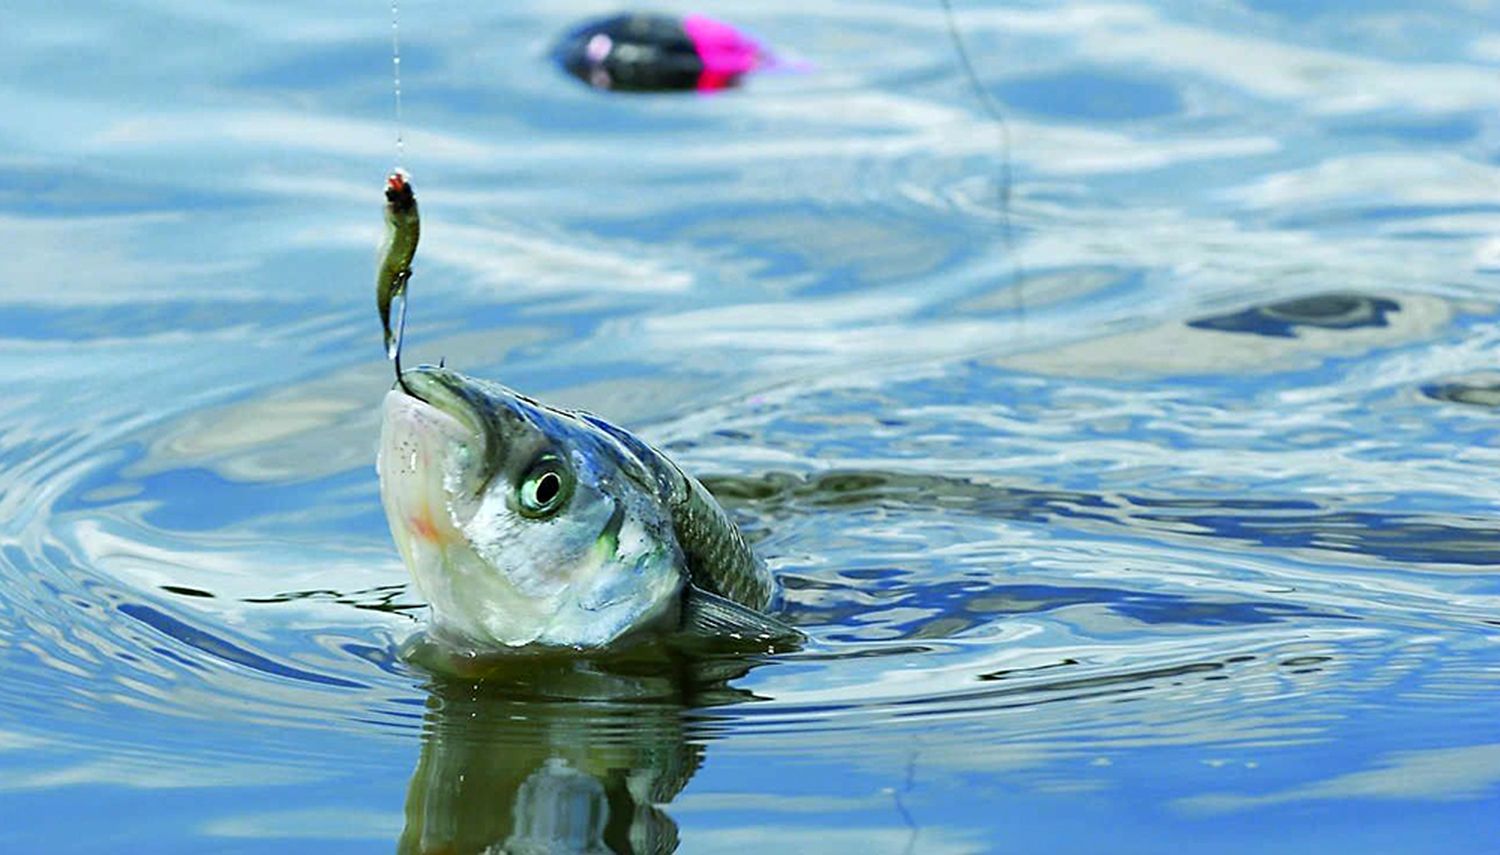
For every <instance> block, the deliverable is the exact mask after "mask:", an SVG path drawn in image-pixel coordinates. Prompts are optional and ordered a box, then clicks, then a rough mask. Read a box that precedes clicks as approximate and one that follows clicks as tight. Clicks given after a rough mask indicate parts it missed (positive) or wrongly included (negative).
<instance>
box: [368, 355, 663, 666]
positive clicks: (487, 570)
mask: <svg viewBox="0 0 1500 855" xmlns="http://www.w3.org/2000/svg"><path fill="white" fill-rule="evenodd" d="M401 380H402V382H401V383H399V384H397V386H396V388H394V389H392V390H391V391H390V392H389V393H388V394H387V395H386V398H385V402H384V408H383V409H384V412H383V423H382V427H381V439H380V452H379V458H378V462H377V464H376V465H377V469H378V471H379V474H380V494H381V501H382V503H383V504H384V506H385V511H386V518H387V521H388V522H389V523H390V528H391V534H392V536H393V538H394V539H395V541H396V545H397V548H398V549H399V551H400V552H401V556H402V559H403V560H404V561H405V563H406V566H407V569H408V570H409V571H410V572H411V575H412V578H413V580H414V581H415V583H416V585H417V588H418V589H419V590H420V591H421V593H422V594H423V596H424V597H425V598H426V600H427V602H428V603H429V605H430V606H431V609H432V618H433V627H432V630H433V632H434V633H435V634H436V635H437V636H438V637H440V638H442V639H444V640H448V641H452V642H454V643H456V644H458V645H460V646H464V647H468V648H471V649H478V650H492V649H504V648H508V647H520V646H523V645H543V646H553V647H574V648H585V647H600V646H604V645H607V644H609V643H611V642H613V641H615V640H616V639H618V638H620V637H622V636H624V635H627V634H629V633H631V632H632V631H634V630H637V629H643V628H647V627H650V626H652V625H654V624H656V623H658V622H662V623H665V622H667V621H669V620H670V619H671V616H672V615H673V614H674V610H675V608H676V606H677V600H678V595H679V593H680V592H681V590H682V587H683V585H684V579H685V574H684V571H683V567H684V558H683V555H682V551H681V549H680V547H679V546H678V544H677V541H676V538H675V536H674V535H673V527H672V520H671V516H670V512H669V511H668V509H667V507H666V505H665V503H664V502H663V500H662V499H661V498H660V496H659V495H658V492H657V490H656V488H655V485H654V482H653V480H652V479H651V478H650V477H649V474H648V473H649V469H648V467H647V466H646V465H645V464H644V463H643V462H642V461H640V460H639V459H638V458H637V457H636V456H635V455H634V454H633V453H632V452H631V450H630V449H629V448H628V447H626V446H625V445H624V444H622V443H621V442H619V441H617V440H616V439H615V438H614V436H612V435H611V433H609V432H606V431H603V430H601V429H599V428H598V427H597V426H596V425H595V423H594V422H592V421H590V420H589V419H587V418H584V417H580V416H577V415H575V414H572V413H567V412H563V411H560V410H555V409H552V408H550V407H547V406H545V405H542V404H539V403H537V402H536V401H533V400H531V399H529V398H526V397H525V396H523V395H519V394H517V393H516V392H513V391H511V390H510V389H507V388H505V387H504V386H501V385H499V384H496V383H491V382H488V381H484V380H479V379H475V378H471V377H468V376H465V375H463V374H460V373H459V372H456V371H452V370H449V369H446V368H435V367H432V366H422V367H419V368H412V369H409V370H407V371H405V372H403V373H402V375H401Z"/></svg>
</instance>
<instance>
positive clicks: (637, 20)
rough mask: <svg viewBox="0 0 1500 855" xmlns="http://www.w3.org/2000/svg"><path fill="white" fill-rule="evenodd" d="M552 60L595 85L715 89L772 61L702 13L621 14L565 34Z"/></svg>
mask: <svg viewBox="0 0 1500 855" xmlns="http://www.w3.org/2000/svg"><path fill="white" fill-rule="evenodd" d="M552 55H553V58H554V59H556V61H557V63H558V64H559V65H561V66H562V67H563V69H564V70H565V71H567V72H568V73H569V74H571V75H573V76H574V77H577V78H578V79H579V80H582V81H583V82H585V83H587V84H589V85H590V86H593V87H594V88H596V89H613V90H620V91H627V92H667V91H677V90H698V91H713V90H717V89H724V88H726V87H729V86H733V85H735V84H736V83H737V82H738V81H739V79H740V78H741V77H742V76H744V75H745V74H747V73H749V72H751V71H755V70H757V69H761V68H765V67H767V66H769V65H770V64H771V63H772V59H771V55H770V54H769V53H768V52H767V51H766V50H765V49H764V48H762V47H761V46H760V45H759V44H758V43H757V42H756V41H755V40H753V39H751V38H749V37H748V36H746V35H744V34H743V33H741V32H740V31H739V30H736V29H735V28H734V27H731V26H730V25H728V24H725V23H723V22H721V21H715V20H714V19H712V18H707V17H704V16H702V15H688V16H686V17H682V18H677V17H673V16H669V15H656V14H630V13H627V14H621V15H614V16H612V17H609V18H601V19H599V20H595V21H590V22H588V23H586V24H582V25H580V26H578V27H576V28H574V29H573V30H571V31H569V32H568V34H567V35H565V36H563V37H562V39H560V40H559V41H558V43H557V46H556V47H555V48H553V51H552Z"/></svg>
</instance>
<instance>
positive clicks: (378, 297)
mask: <svg viewBox="0 0 1500 855" xmlns="http://www.w3.org/2000/svg"><path fill="white" fill-rule="evenodd" d="M421 237H422V217H421V214H420V212H419V211H418V210H417V197H416V193H415V191H414V190H413V189H412V186H411V177H410V176H408V175H407V174H406V172H405V170H401V169H397V170H395V171H394V172H392V173H391V174H390V175H389V176H387V177H386V180H385V237H384V239H383V240H382V241H381V244H380V250H379V253H378V256H377V258H378V259H379V261H378V262H377V265H376V269H375V304H376V307H377V308H378V309H379V311H380V325H381V327H383V328H384V330H385V354H386V358H387V359H390V360H392V361H393V362H395V364H396V377H397V379H398V380H399V379H400V377H401V334H402V331H403V329H404V328H405V326H406V284H407V282H408V281H410V279H411V264H412V260H413V259H414V258H415V257H416V255H417V242H418V241H419V240H420V239H421ZM392 304H394V305H395V306H396V322H395V324H392V323H391V306H392Z"/></svg>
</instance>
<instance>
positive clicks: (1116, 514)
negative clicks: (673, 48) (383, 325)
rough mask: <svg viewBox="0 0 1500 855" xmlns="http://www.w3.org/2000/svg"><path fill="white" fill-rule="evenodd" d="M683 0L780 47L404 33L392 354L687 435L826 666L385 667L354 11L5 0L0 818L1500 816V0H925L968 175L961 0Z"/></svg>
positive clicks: (454, 14)
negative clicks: (399, 260) (565, 62)
mask: <svg viewBox="0 0 1500 855" xmlns="http://www.w3.org/2000/svg"><path fill="white" fill-rule="evenodd" d="M656 5H657V6H658V7H659V8H666V9H669V10H671V9H676V10H679V11H686V10H689V9H693V10H696V11H704V12H710V13H713V14H716V15H718V16H720V17H724V18H726V19H729V20H733V21H735V22H737V23H739V24H740V25H742V26H743V27H745V28H747V29H749V30H750V31H752V32H754V33H755V34H757V35H758V36H759V37H761V38H763V39H765V40H766V41H768V42H769V43H771V44H772V45H774V46H776V47H778V48H780V49H781V50H782V51H783V52H784V53H786V54H788V55H790V56H793V57H795V58H797V59H799V60H805V61H807V62H808V63H810V64H811V70H810V71H807V72H804V73H782V74H773V75H765V76H762V77H759V78H757V79H754V80H752V81H750V82H749V84H748V85H747V86H745V87H744V88H742V89H740V90H738V91H733V92H728V93H724V94H721V95H719V96H715V97H699V96H695V95H687V96H662V97H652V96H619V95H613V96H612V95H609V94H605V93H597V92H594V91H591V90H588V89H586V88H584V87H582V86H580V85H578V84H577V83H576V82H575V81H573V80H571V79H568V78H566V77H564V76H562V75H561V74H560V73H558V72H557V71H556V70H555V69H553V68H551V67H549V66H548V65H547V63H546V61H545V59H544V57H545V53H546V48H547V45H548V41H549V39H551V38H552V37H553V36H554V35H555V34H557V33H559V32H562V31H563V30H565V29H566V28H567V27H568V26H570V25H571V24H573V23H575V22H576V21H578V20H580V19H582V18H584V17H586V16H588V15H592V14H599V13H604V12H608V11H612V9H613V7H608V6H605V7H600V6H596V5H593V4H585V3H575V2H551V3H520V4H515V3H512V4H500V5H495V4H490V5H482V4H479V5H476V4H436V3H423V4H418V3H411V4H406V6H405V8H403V10H402V29H401V39H402V44H403V68H404V84H405V85H404V88H405V95H406V100H405V105H404V106H405V116H406V132H407V141H408V142H407V148H406V156H405V166H406V167H407V168H408V169H409V170H410V171H411V172H412V174H413V176H414V183H415V186H416V187H417V190H418V193H419V195H420V198H421V200H422V206H423V215H424V220H425V222H424V231H423V243H422V248H421V253H420V255H419V258H418V265H417V273H416V276H415V278H414V279H413V281H412V292H411V299H412V303H411V317H410V323H409V327H408V347H409V349H408V359H409V360H410V361H413V362H415V361H420V360H428V361H436V360H437V359H438V358H440V357H445V358H446V359H447V361H448V364H450V365H453V366H456V367H460V368H462V369H463V370H465V371H468V372H470V373H474V374H479V375H484V376H490V377H495V378H498V379H501V380H503V381H505V382H507V383H509V384H510V385H512V386H515V387H516V388H519V389H522V390H524V391H527V392H530V393H532V394H535V395H538V396H540V397H543V398H545V399H546V400H548V401H549V402H554V403H558V404H563V405H572V406H585V407H588V408H589V409H591V410H593V411H595V412H598V413H600V414H602V415H604V416H606V417H608V418H610V419H612V420H614V421H616V422H618V423H621V424H624V425H627V426H629V427H630V428H632V429H634V430H637V431H638V432H639V433H641V435H643V436H644V437H645V438H647V439H649V440H651V441H653V442H654V443H656V444H658V445H659V446H661V447H663V448H665V449H668V450H669V451H670V452H671V453H672V454H673V456H674V457H675V458H676V459H677V460H678V461H679V462H680V463H681V464H682V466H683V467H684V468H685V469H687V470H689V471H692V472H694V473H696V474H699V475H700V476H702V477H704V479H705V481H707V482H708V483H709V484H710V486H712V487H713V488H714V489H716V490H717V491H718V492H719V493H720V494H721V495H722V496H723V497H724V499H725V502H726V505H727V506H728V507H729V508H730V509H731V511H732V512H733V513H734V515H735V516H736V517H737V518H738V519H739V520H740V521H741V522H742V523H743V524H744V526H745V528H746V530H747V532H748V533H749V534H750V536H751V537H752V538H753V539H754V541H755V543H756V548H757V550H758V551H759V552H760V554H761V555H763V556H764V557H765V559H766V560H767V561H768V562H769V563H770V564H771V566H772V567H774V568H775V570H776V571H777V573H778V575H779V576H780V578H781V579H782V581H783V583H784V587H785V601H786V603H785V608H784V616H785V617H787V618H788V619H789V620H792V621H793V622H795V623H797V624H798V625H800V626H801V627H802V628H803V629H804V630H805V631H806V632H807V633H808V634H809V635H810V636H811V638H812V642H811V643H810V644H809V645H808V647H807V648H806V649H804V650H802V651H800V652H795V653H785V654H779V655H775V656H771V657H765V658H762V659H758V660H752V661H746V662H728V663H722V662H721V663H710V666H709V667H708V669H707V673H705V672H704V669H703V668H702V667H698V668H696V669H695V668H691V667H690V668H684V669H681V670H679V671H650V670H646V671H637V672H625V673H621V672H619V671H617V670H610V669H609V668H603V667H596V666H595V665H593V664H590V663H578V664H576V665H574V666H558V667H556V668H553V669H551V670H547V669H540V670H538V671H537V672H536V673H534V674H529V675H526V676H524V678H523V679H519V680H515V681H511V682H501V683H499V684H494V685H484V686H477V687H476V686H473V685H465V684H463V683H461V682H460V683H457V684H453V683H447V682H443V681H438V680H434V679H432V678H430V677H428V676H427V675H425V674H424V673H423V672H422V671H420V670H418V669H416V668H414V667H412V666H411V665H409V664H406V663H403V662H401V661H399V660H398V659H396V658H395V651H396V648H397V647H398V646H399V644H400V643H401V642H402V641H403V640H404V639H406V638H407V637H408V636H410V635H411V634H412V633H413V632H414V631H415V630H416V629H417V628H418V627H419V626H420V621H421V617H422V610H421V603H420V601H419V600H418V599H417V598H416V595H415V591H414V590H413V589H410V588H409V587H408V585H407V576H406V573H405V570H404V568H403V567H402V566H401V563H400V560H399V559H398V557H397V556H396V553H395V551H394V549H393V547H392V545H391V543H390V539H389V534H388V533H387V531H386V528H385V522H384V517H383V514H382V512H381V510H380V507H379V500H378V495H377V488H376V480H375V474H374V470H373V459H374V439H375V433H376V430H377V427H378V419H377V415H376V406H377V403H378V401H379V399H380V396H381V395H382V393H383V391H384V389H385V388H386V387H387V386H388V385H389V382H390V379H389V378H390V374H389V370H390V369H389V367H388V365H387V364H386V363H385V361H384V360H383V358H382V356H383V355H382V352H381V347H380V341H379V333H378V321H377V319H376V316H375V312H374V301H373V296H372V291H373V287H372V270H373V260H372V253H373V250H372V247H373V246H374V245H375V242H376V238H377V236H378V232H379V228H380V188H381V178H382V176H383V174H384V172H385V171H386V170H387V169H388V168H389V167H390V166H391V165H392V159H393V149H394V145H393V138H394V123H393V119H392V116H393V105H392V97H391V83H390V53H389V45H390V42H389V38H390V21H389V17H388V13H389V10H388V9H387V8H386V7H385V6H382V5H380V4H368V3H367V4H353V3H332V2H308V3H299V4H294V5H288V6H284V7H278V8H277V9H275V10H272V9H269V8H265V7H261V6H257V5H254V4H249V5H246V4H226V3H188V2H183V0H146V1H145V2H137V3H128V4H127V3H99V4H95V5H94V6H93V7H91V8H90V9H88V10H86V11H81V10H78V9H73V8H68V7H66V6H58V5H56V4H50V3H42V2H33V0H20V2H19V3H18V4H17V3H12V4H11V5H10V6H9V7H8V8H7V14H6V25H5V27H4V33H5V35H4V37H3V44H4V46H5V50H3V51H0V81H3V83H0V91H3V95H4V97H3V101H4V103H5V105H6V109H4V110H3V111H0V152H3V154H0V227H3V229H4V233H5V234H6V235H7V240H6V242H5V245H6V249H5V259H6V273H7V275H6V276H5V277H4V278H3V279H0V358H3V359H4V364H5V365H7V366H9V367H10V369H11V370H10V372H9V374H8V380H7V386H6V395H5V403H4V404H3V405H0V582H3V584H0V667H3V674H4V677H5V679H4V680H3V688H0V851H6V852H44V851H45V852H123V851H140V852H203V851H209V852H227V853H240V852H286V851H317V852H367V851H393V850H395V849H396V848H397V847H398V845H401V846H404V847H405V851H423V850H424V849H425V850H427V851H437V850H439V849H441V848H442V847H443V846H445V845H447V846H450V848H449V849H446V850H444V851H478V850H479V849H481V848H482V847H484V846H488V845H492V844H493V845H497V846H498V845H510V846H511V847H512V849H524V845H527V844H528V843H529V844H532V845H534V844H536V842H537V841H538V840H542V839H546V838H548V837H549V836H551V837H552V838H553V839H554V840H556V839H559V838H560V837H563V836H564V835H563V832H564V831H566V830H567V829H566V828H564V826H566V825H567V823H566V822H564V820H565V818H566V817H567V816H572V817H573V818H572V822H573V826H571V828H572V829H573V830H574V831H577V830H578V829H579V828H582V829H584V830H585V831H587V832H588V833H590V834H591V833H593V832H592V831H590V830H591V829H592V830H598V831H599V834H600V835H601V836H600V838H599V839H602V840H605V841H606V843H607V844H608V845H610V846H613V847H616V848H624V847H627V846H635V847H637V848H639V849H641V850H644V851H651V850H657V851H665V850H669V849H671V848H672V846H674V845H675V846H677V848H678V851H682V852H690V853H696V852H740V851H766V850H771V849H774V850H776V851H795V852H847V851H863V852H872V853H873V852H893V853H901V852H919V853H950V852H951V853H968V852H1034V851H1057V852H1140V853H1155V852H1162V851H1215V852H1225V853H1233V852H1266V851H1278V852H1319V853H1321V852H1329V851H1365V852H1403V853H1407V852H1455V851H1488V850H1490V849H1493V847H1494V846H1495V841H1496V840H1497V839H1500V724H1497V722H1500V691H1497V689H1500V571H1497V568H1500V525H1497V523H1496V520H1497V512H1500V476H1497V473H1500V365H1497V355H1500V323H1497V321H1500V7H1497V6H1496V5H1495V4H1494V3H1492V2H1486V0H1480V1H1479V2H1472V1H1471V2H1462V1H1461V0H1446V2H1428V3H1415V2H1409V0H1404V1H1403V0H1389V2H1386V1H1385V0H1382V2H1378V3H1374V2H1359V3H1354V2H1323V3H1314V2H1308V3H1292V2H1249V0H1244V2H1229V0H1226V2H1219V3H1202V2H1173V0H1159V2H1135V3H1129V2H1126V3H1115V4H1108V5H1104V4H1094V3H1071V2H1056V3H1040V2H1036V3H1023V2H1015V3H980V2H973V3H970V2H959V3H958V4H957V5H958V6H959V10H958V23H959V26H960V29H961V30H962V32H963V34H964V37H965V39H966V40H967V42H968V46H969V50H970V52H971V54H972V56H973V58H974V65H975V67H976V71H977V73H978V75H979V77H980V80H981V84H982V85H983V86H984V87H985V89H986V90H987V91H988V93H989V94H990V95H991V96H993V97H994V98H995V99H996V100H997V101H998V102H999V104H1000V105H1001V107H1002V108H1003V110H1004V111H1005V114H1006V116H1007V121H1008V136H1009V141H1010V147H1009V156H1010V164H1011V170H1012V175H1013V186H1012V192H1011V194H1010V198H1009V204H1008V205H1004V206H1002V205H1001V204H1000V200H1001V198H1002V194H1001V193H1000V192H999V190H1000V188H999V186H998V183H999V180H1000V176H1001V175H1002V168H1001V149H1000V141H1001V136H1000V134H999V133H998V132H997V129H996V128H995V126H994V124H993V123H992V122H991V121H990V119H989V118H988V116H987V115H986V114H985V113H984V111H983V108H982V105H981V101H980V99H979V97H978V93H976V91H975V90H974V87H973V86H972V85H971V84H970V82H969V81H968V79H967V78H966V77H965V76H964V75H963V74H962V72H961V70H960V66H959V64H958V61H957V58H956V54H955V50H954V46H953V44H952V42H951V40H950V38H949V35H948V32H947V29H946V26H945V24H944V19H943V17H942V15H941V12H940V10H939V8H938V6H937V5H936V3H935V2H925V0H871V2H859V3H825V4H817V7H816V8H811V7H809V4H806V3H786V2H779V0H776V1H775V2H766V0H761V2H755V3H730V4H718V5H713V6H711V7H710V6H698V7H688V6H685V5H682V4H678V3H673V2H664V3H660V4H656ZM715 668H717V670H714V669H715ZM569 806H571V807H572V808H576V809H577V810H580V811H582V812H583V813H582V814H577V815H572V814H567V811H566V810H565V808H568V807H569ZM589 811H593V812H594V813H593V814H588V812H589ZM580 816H582V817H583V818H580ZM594 823H598V825H597V828H596V826H595V824H594ZM528 835H529V837H528ZM587 837H588V834H585V835H584V837H583V838H575V839H586V838H587ZM403 840H404V841H405V842H404V843H399V841H403ZM507 841H509V843H508V844H507Z"/></svg>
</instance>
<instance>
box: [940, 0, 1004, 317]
mask: <svg viewBox="0 0 1500 855" xmlns="http://www.w3.org/2000/svg"><path fill="white" fill-rule="evenodd" d="M938 2H939V3H940V4H941V5H942V7H943V21H944V23H946V24H947V26H948V38H949V39H951V40H952V42H953V52H954V53H956V54H957V55H958V64H959V67H960V68H961V69H962V70H963V73H964V76H965V77H966V78H968V80H969V85H970V86H971V87H972V88H973V90H974V95H975V97H976V98H977V100H978V101H979V106H980V108H981V109H983V110H984V112H985V113H986V114H987V115H988V116H989V117H990V119H992V120H993V121H994V123H995V128H996V131H997V132H998V135H999V140H1000V188H999V191H998V192H997V194H996V195H997V196H998V197H999V199H998V201H999V203H1000V204H999V207H1000V239H1001V241H1002V242H1003V243H1004V244H1005V255H1006V257H1007V258H1008V259H1009V260H1010V262H1011V265H1012V267H1014V268H1015V273H1016V295H1017V296H1016V299H1017V300H1018V301H1019V303H1018V307H1019V309H1020V312H1021V316H1022V317H1023V318H1024V317H1025V314H1026V303H1025V302H1024V300H1025V297H1024V295H1023V294H1022V293H1021V282H1022V279H1023V272H1022V269H1021V262H1020V260H1019V259H1017V258H1016V247H1015V240H1014V237H1013V236H1012V234H1011V227H1010V195H1011V168H1010V123H1009V122H1006V121H1005V112H1004V111H1003V110H1002V109H1001V108H1000V103H999V102H998V101H996V100H995V97H994V96H993V95H991V94H990V92H989V90H988V89H986V88H984V84H983V83H981V82H980V81H979V72H977V71H975V70H974V62H973V60H972V59H970V58H969V49H968V47H967V46H966V45H965V43H964V39H963V34H962V33H960V32H959V30H958V20H957V16H956V15H955V14H954V12H953V2H952V0H938Z"/></svg>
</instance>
